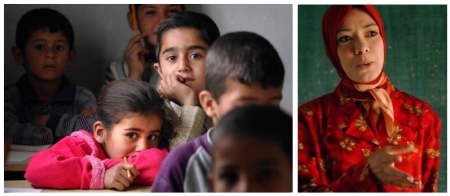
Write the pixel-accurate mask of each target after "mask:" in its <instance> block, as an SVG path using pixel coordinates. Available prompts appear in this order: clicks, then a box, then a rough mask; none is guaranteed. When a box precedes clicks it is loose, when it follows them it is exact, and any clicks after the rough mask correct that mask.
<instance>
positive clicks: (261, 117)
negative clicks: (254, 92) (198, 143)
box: [212, 105, 293, 163]
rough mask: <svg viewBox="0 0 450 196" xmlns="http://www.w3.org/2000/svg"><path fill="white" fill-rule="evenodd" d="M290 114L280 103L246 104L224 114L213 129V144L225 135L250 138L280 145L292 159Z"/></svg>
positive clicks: (216, 143)
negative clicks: (279, 105) (275, 104)
mask: <svg viewBox="0 0 450 196" xmlns="http://www.w3.org/2000/svg"><path fill="white" fill-rule="evenodd" d="M292 133H293V131H292V117H291V116H290V115H289V114H287V113H286V112H284V111H283V110H282V109H280V108H279V107H275V106H270V105H247V106H242V107H238V108H236V109H234V110H232V111H230V112H228V113H227V114H225V115H224V116H223V118H221V119H220V120H219V122H218V123H217V126H216V127H215V128H214V131H213V132H212V140H213V145H218V143H219V142H220V141H221V139H223V138H224V137H229V136H233V137H239V138H252V139H257V140H260V141H261V142H272V143H275V144H277V145H279V146H280V148H281V149H282V150H283V152H284V153H285V154H286V156H287V157H289V160H290V163H292Z"/></svg>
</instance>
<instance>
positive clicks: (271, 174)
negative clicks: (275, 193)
mask: <svg viewBox="0 0 450 196" xmlns="http://www.w3.org/2000/svg"><path fill="white" fill-rule="evenodd" d="M277 176H278V173H277V172H276V171H275V170H273V169H263V170H261V171H259V172H258V174H257V179H258V180H259V181H261V182H264V181H271V180H273V179H274V178H276V177H277Z"/></svg>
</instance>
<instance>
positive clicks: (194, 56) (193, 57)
mask: <svg viewBox="0 0 450 196" xmlns="http://www.w3.org/2000/svg"><path fill="white" fill-rule="evenodd" d="M190 57H191V59H200V58H202V57H203V55H201V54H198V53H194V54H191V56H190Z"/></svg>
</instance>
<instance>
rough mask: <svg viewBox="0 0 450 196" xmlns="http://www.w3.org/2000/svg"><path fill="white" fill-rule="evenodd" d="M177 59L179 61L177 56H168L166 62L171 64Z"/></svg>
mask: <svg viewBox="0 0 450 196" xmlns="http://www.w3.org/2000/svg"><path fill="white" fill-rule="evenodd" d="M176 59H177V57H176V56H168V57H167V58H166V60H167V61H169V62H174V61H175V60H176Z"/></svg>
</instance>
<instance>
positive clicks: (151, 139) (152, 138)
mask: <svg viewBox="0 0 450 196" xmlns="http://www.w3.org/2000/svg"><path fill="white" fill-rule="evenodd" d="M158 138H159V135H157V134H151V135H149V136H148V138H147V139H148V140H150V141H155V140H158Z"/></svg>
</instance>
